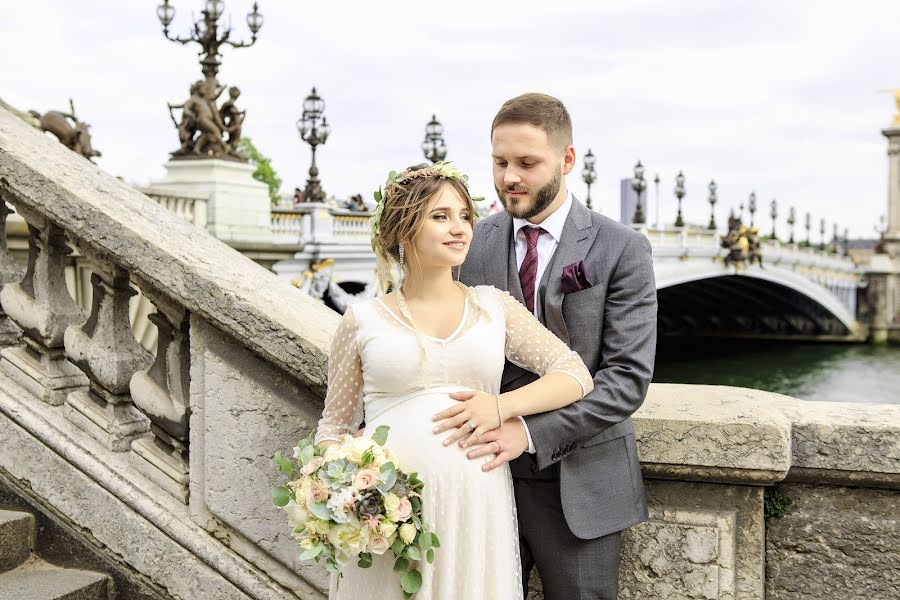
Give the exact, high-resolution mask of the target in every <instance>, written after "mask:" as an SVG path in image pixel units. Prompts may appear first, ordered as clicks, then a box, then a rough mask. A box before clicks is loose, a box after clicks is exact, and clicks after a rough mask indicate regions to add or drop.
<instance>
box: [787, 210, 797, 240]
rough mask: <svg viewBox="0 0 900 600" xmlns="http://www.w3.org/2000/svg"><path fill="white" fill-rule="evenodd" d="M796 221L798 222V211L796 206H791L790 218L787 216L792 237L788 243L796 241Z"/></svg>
mask: <svg viewBox="0 0 900 600" xmlns="http://www.w3.org/2000/svg"><path fill="white" fill-rule="evenodd" d="M796 222H797V212H796V211H795V210H794V207H793V206H792V207H791V208H790V210H789V211H788V218H787V223H788V228H789V229H790V230H791V238H790V239H789V240H788V244H793V243H794V223H796Z"/></svg>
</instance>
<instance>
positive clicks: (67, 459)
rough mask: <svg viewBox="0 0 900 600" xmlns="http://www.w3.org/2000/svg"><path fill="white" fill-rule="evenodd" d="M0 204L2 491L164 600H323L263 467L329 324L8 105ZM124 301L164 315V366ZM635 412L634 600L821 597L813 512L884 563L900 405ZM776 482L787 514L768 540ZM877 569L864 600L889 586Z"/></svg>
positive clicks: (732, 405)
mask: <svg viewBox="0 0 900 600" xmlns="http://www.w3.org/2000/svg"><path fill="white" fill-rule="evenodd" d="M0 200H2V201H4V202H0V222H2V219H5V216H6V212H7V209H6V203H8V204H9V205H11V206H12V207H14V208H15V210H16V211H17V212H19V213H20V214H21V215H22V216H23V217H24V219H25V221H26V222H27V223H28V227H29V245H30V254H29V262H28V268H27V269H24V270H23V269H21V268H20V267H19V266H17V265H16V263H15V262H14V261H13V260H12V259H11V258H10V257H9V255H8V253H7V252H6V248H5V239H3V240H0V284H2V291H0V305H2V309H3V312H2V314H0V348H2V349H0V478H2V479H4V480H6V479H10V480H12V481H14V482H18V483H17V485H18V486H19V487H20V488H21V489H22V490H24V491H25V492H27V493H28V494H30V495H31V496H32V497H33V498H34V499H35V501H36V502H38V503H40V504H44V505H46V506H48V508H50V509H52V511H53V512H54V513H55V514H60V515H63V516H64V517H65V519H67V520H68V521H69V522H71V523H73V524H74V525H76V526H77V528H79V529H80V530H84V531H89V532H90V535H91V536H92V541H93V543H95V544H97V545H99V546H102V547H105V548H107V549H108V551H109V552H111V553H113V554H114V555H115V556H116V560H117V561H120V562H121V563H123V564H125V565H128V566H129V568H132V569H134V571H135V572H136V573H138V575H136V577H137V578H143V579H146V580H149V581H152V583H153V585H155V586H158V587H161V588H163V589H164V590H165V592H166V593H167V594H168V595H169V596H171V597H173V598H179V599H193V598H200V597H209V598H236V599H241V600H243V599H248V600H249V599H251V598H253V599H265V600H282V599H283V598H286V597H296V598H304V599H305V598H310V599H312V598H316V599H321V598H323V597H324V594H325V589H326V587H327V577H326V576H325V574H324V572H323V570H322V569H320V568H319V567H317V566H316V565H314V564H310V563H308V562H303V561H300V560H299V559H298V554H299V553H298V552H297V548H296V545H295V544H294V542H293V541H292V540H291V539H290V536H289V535H288V528H287V526H286V523H285V519H284V517H283V515H282V514H281V513H279V511H277V510H275V509H274V508H273V506H272V504H271V501H270V498H269V490H270V488H271V486H272V485H273V484H274V483H275V482H276V481H277V480H278V476H277V474H276V470H275V468H274V465H273V463H272V461H271V457H272V455H273V453H274V452H275V451H276V450H281V451H287V450H288V449H289V448H290V447H291V446H293V445H294V444H295V443H296V440H297V438H298V437H301V436H305V435H307V434H308V433H309V432H310V431H311V430H312V428H313V427H314V425H315V422H316V420H317V419H318V416H319V414H320V413H321V402H322V397H323V394H324V387H325V380H326V363H327V351H328V344H329V341H330V337H331V336H332V335H333V332H334V330H335V328H336V326H337V323H338V316H337V315H336V314H335V313H333V312H331V311H329V310H328V309H326V308H325V307H323V306H322V305H320V304H319V303H316V302H314V301H312V300H310V299H309V298H308V297H306V296H305V295H304V294H302V293H300V292H299V291H297V290H296V289H295V288H293V287H292V286H291V285H290V284H288V283H287V282H286V281H283V280H279V279H278V278H277V277H276V276H275V275H273V274H271V273H269V272H268V271H266V270H265V269H263V268H261V267H259V266H258V265H256V264H255V263H253V262H252V261H250V260H249V259H247V258H245V257H243V256H242V255H241V254H240V253H238V252H236V251H235V250H233V249H231V248H229V247H228V246H226V245H225V244H223V243H221V242H219V241H217V240H215V239H214V238H212V237H211V236H209V235H207V234H206V233H205V232H201V231H198V230H197V229H196V228H195V227H193V226H192V225H190V224H189V223H187V222H185V221H184V220H182V219H180V218H178V217H176V216H175V215H173V214H171V213H169V212H168V211H167V210H165V209H164V208H163V207H161V206H159V205H158V204H157V203H155V202H153V201H151V200H149V199H148V198H146V197H145V196H144V195H143V194H141V193H140V192H138V191H136V190H134V189H133V188H130V187H129V186H127V185H126V184H124V183H122V182H120V181H118V180H116V179H115V178H113V177H111V176H109V175H107V174H105V173H103V172H102V171H100V170H99V169H98V168H97V167H96V166H94V165H93V164H91V163H89V162H88V161H86V160H84V159H82V158H81V157H78V156H77V155H75V154H74V153H71V152H69V151H68V150H66V149H65V148H64V147H63V146H61V145H60V144H58V143H57V142H55V141H54V140H51V139H49V138H47V137H44V136H42V135H40V134H38V133H37V132H33V131H30V130H29V128H27V127H26V126H25V125H23V124H21V123H20V122H18V121H17V120H16V119H15V118H13V117H11V116H10V115H9V114H8V113H6V112H4V111H2V110H0ZM354 227H356V225H354ZM69 246H75V247H76V248H77V249H78V251H79V252H80V253H81V254H82V255H84V256H85V257H87V258H88V259H89V260H90V261H91V262H92V263H93V264H94V266H95V268H94V272H93V275H92V277H91V281H92V285H93V298H94V302H93V305H92V308H91V312H90V314H89V315H88V314H85V313H84V311H82V310H81V309H80V308H78V307H77V306H75V305H74V303H73V301H72V299H71V297H69V296H68V294H67V292H66V290H65V284H64V281H63V278H62V277H61V273H62V269H63V266H64V263H65V260H66V256H67V254H68V252H69V251H70V249H69ZM131 285H135V286H137V287H138V288H140V290H141V291H142V292H143V293H144V294H145V295H146V296H147V297H148V298H149V299H150V300H151V301H152V302H153V303H154V304H155V305H156V307H157V313H156V314H155V315H153V316H152V317H151V318H152V319H153V320H154V322H155V323H156V325H157V327H158V328H159V331H160V336H159V346H158V351H157V355H156V358H155V359H153V358H151V357H150V356H148V354H147V353H146V352H145V351H143V350H142V349H141V348H140V347H139V346H138V345H137V344H136V343H135V342H134V339H133V336H132V334H131V331H130V328H129V326H128V320H127V304H128V298H129V297H130V296H131V295H132V294H133V290H132V289H131ZM634 420H635V426H636V429H637V440H638V447H639V450H640V453H641V459H642V467H643V470H644V474H645V478H646V481H647V488H648V494H649V502H650V516H651V518H650V521H649V522H648V523H645V524H643V525H641V526H639V527H636V528H634V529H633V530H631V531H630V532H629V533H628V535H627V536H626V540H625V546H624V548H625V550H624V553H623V563H622V565H623V566H622V571H621V573H622V574H621V585H620V590H621V593H620V596H621V597H623V598H654V597H705V598H722V599H723V600H724V599H736V598H759V597H762V596H763V593H764V591H765V592H766V593H767V594H770V595H771V597H773V598H774V597H778V598H782V597H783V598H792V597H803V596H804V594H805V597H817V596H816V594H815V593H813V592H810V591H809V590H801V592H800V595H799V596H797V595H795V596H792V595H791V594H790V593H789V592H784V590H789V589H791V586H792V585H794V584H793V581H794V579H795V578H794V577H793V574H792V573H791V572H788V571H789V569H788V567H789V563H790V561H789V559H792V556H791V555H790V554H789V553H790V552H791V548H796V547H797V546H798V544H808V543H812V542H809V541H808V539H807V538H810V539H812V538H815V539H816V540H818V539H819V538H821V536H819V535H815V536H810V535H808V534H807V533H804V531H806V529H805V527H806V523H807V522H808V520H809V518H810V517H809V514H810V513H809V510H812V509H809V507H810V506H813V505H815V502H818V501H819V500H821V502H822V503H824V502H826V501H827V502H830V503H831V504H830V506H833V507H837V508H835V509H833V511H832V512H833V513H834V514H833V515H832V516H834V517H835V519H834V521H835V522H836V523H835V524H834V527H840V526H845V527H849V525H846V523H849V522H850V520H851V519H854V518H856V515H858V514H860V512H861V511H866V510H868V511H869V512H870V513H871V515H872V518H871V519H869V520H868V521H866V522H867V523H871V526H869V529H868V535H869V540H874V541H873V542H871V543H872V544H873V547H876V548H877V549H878V551H879V552H882V551H883V549H884V548H885V547H887V548H888V550H890V549H891V548H890V543H891V542H889V541H888V542H883V541H882V540H885V539H887V540H891V539H896V537H897V536H896V535H894V532H895V531H896V529H897V517H896V515H893V516H891V515H890V514H889V513H888V509H886V508H883V507H885V506H892V505H891V504H890V503H889V501H891V500H893V501H896V497H897V490H900V407H897V406H883V405H881V406H869V405H847V404H830V403H806V402H801V401H798V400H794V399H791V398H786V397H784V396H778V395H776V394H769V393H766V392H758V391H753V390H744V389H738V388H725V387H710V386H686V385H658V384H654V385H652V386H651V389H650V394H649V396H648V398H647V401H646V402H645V404H644V406H643V407H642V408H641V409H640V410H639V411H638V413H637V414H636V415H635V419H634ZM599 475H602V474H598V476H599ZM62 482H64V485H61V483H62ZM809 482H817V483H822V482H828V483H829V484H831V485H832V486H834V490H837V491H829V490H831V488H829V490H824V491H823V490H819V489H818V488H819V487H821V486H815V485H810V484H809ZM774 484H778V485H779V486H784V487H785V489H786V492H784V493H785V494H787V496H788V497H792V498H794V502H795V503H796V504H797V506H798V507H799V509H798V511H797V513H796V516H794V517H790V516H789V517H786V519H788V520H786V521H785V523H788V524H792V523H793V524H796V527H794V528H792V527H781V529H777V528H773V531H775V530H777V531H778V532H779V533H778V534H777V535H774V534H773V535H769V534H768V533H767V527H768V525H767V523H768V522H767V521H766V520H765V519H764V505H766V502H767V497H768V496H767V494H768V492H767V491H766V490H768V489H771V486H773V485H774ZM779 493H782V492H779ZM822 498H824V500H822ZM869 507H871V508H869ZM866 514H867V515H868V514H869V513H866ZM840 518H843V519H844V521H841V522H839V523H838V521H840ZM866 518H868V517H866ZM790 519H793V520H790ZM804 535H806V536H807V537H803V536H804ZM892 535H893V537H891V536H892ZM875 542H878V543H877V544H875ZM769 547H771V548H772V550H771V552H770V553H767V552H769V551H768V550H767V548H769ZM843 551H844V552H846V551H848V549H847V547H846V546H845V547H843ZM859 552H862V553H863V554H864V552H865V549H860V550H859ZM770 554H771V556H773V557H774V556H778V557H782V556H784V557H786V558H785V559H784V562H783V563H782V562H779V563H776V564H769V562H767V561H768V560H769V559H768V557H769V556H770ZM809 555H810V553H809V552H805V553H804V554H803V556H804V557H805V558H803V560H808V556H809ZM816 556H823V557H824V558H822V560H821V564H823V565H825V566H826V567H828V566H829V565H830V563H828V560H832V559H831V558H830V556H831V554H829V553H828V552H822V553H820V554H817V555H816ZM865 558H867V555H864V556H863V559H865ZM779 560H780V559H779ZM861 562H866V561H865V560H862V561H861ZM868 564H880V563H877V560H870V561H868ZM823 568H824V567H823ZM784 569H788V571H785V570H784ZM853 569H856V570H853ZM767 573H768V574H770V575H768V579H767V578H766V577H767V575H766V574H767ZM781 573H784V575H782V574H781ZM842 573H844V580H845V581H863V580H864V579H865V577H866V573H867V572H866V571H865V570H864V569H863V568H862V567H852V568H850V569H845V570H843V571H842ZM857 573H861V575H859V576H858V577H857V575H856V574H857ZM879 574H880V575H882V576H883V577H882V579H880V580H878V581H877V582H876V585H875V587H873V588H872V589H871V590H870V593H869V597H870V598H878V597H882V596H879V593H880V592H879V590H880V589H881V587H884V588H885V589H888V588H890V589H894V588H893V587H891V586H895V584H897V583H900V582H898V581H897V577H896V572H895V571H890V570H889V568H888V567H884V568H883V569H881V570H880V571H879ZM854 577H856V579H854ZM785 582H787V583H785ZM811 585H812V584H811ZM860 585H861V584H860ZM878 586H881V587H878ZM818 597H821V596H818ZM884 597H888V596H884Z"/></svg>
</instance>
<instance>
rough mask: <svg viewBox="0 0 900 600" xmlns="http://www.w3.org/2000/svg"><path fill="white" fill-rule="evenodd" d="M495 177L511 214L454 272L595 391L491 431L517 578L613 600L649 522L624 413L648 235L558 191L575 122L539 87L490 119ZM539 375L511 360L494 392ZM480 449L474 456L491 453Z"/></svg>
mask: <svg viewBox="0 0 900 600" xmlns="http://www.w3.org/2000/svg"><path fill="white" fill-rule="evenodd" d="M491 146H492V155H493V171H494V185H495V187H496V188H497V194H498V195H499V196H500V200H501V201H502V203H503V206H504V208H505V209H506V212H502V213H497V214H494V215H491V216H489V217H487V218H485V219H483V220H482V221H480V222H479V223H478V225H477V226H476V228H475V235H474V238H473V240H472V247H471V252H469V255H468V257H467V259H466V262H465V263H464V264H463V266H462V270H461V274H460V279H461V280H462V281H463V282H464V283H466V284H467V285H481V284H487V285H493V286H496V287H498V288H500V289H504V290H507V291H508V292H509V293H511V294H512V295H513V296H514V297H516V298H517V299H518V300H519V301H520V302H522V303H523V304H524V305H525V306H526V307H527V308H528V309H529V310H531V311H532V312H534V314H535V315H536V316H537V317H538V319H540V320H541V322H542V323H544V325H546V326H547V327H548V328H549V329H550V330H551V331H552V332H553V333H555V334H556V335H557V336H559V337H560V338H561V339H562V340H563V341H565V342H567V343H568V345H569V347H570V348H572V349H573V350H575V351H576V352H578V354H579V355H580V356H581V358H582V360H583V361H584V363H585V365H587V367H588V370H590V371H591V372H592V373H594V389H593V391H592V392H590V393H589V394H588V395H587V396H585V397H584V398H583V399H582V400H579V401H578V402H576V403H574V404H572V405H569V406H567V407H565V408H562V409H559V410H556V411H553V412H550V413H544V414H539V415H534V416H530V417H525V419H524V420H522V419H510V420H509V421H507V422H506V423H504V424H503V427H502V428H501V429H498V430H495V431H493V432H490V433H488V434H486V435H485V437H484V438H483V439H484V441H486V442H492V441H495V442H497V443H498V444H499V447H500V448H501V450H500V451H499V453H498V455H497V457H496V458H495V459H494V460H493V461H492V462H490V463H488V465H487V467H488V469H493V468H496V467H497V466H499V465H501V464H503V463H504V462H507V461H511V463H512V464H511V465H510V466H511V468H512V474H513V478H514V486H515V496H516V504H517V507H518V517H519V537H520V547H521V557H522V585H523V586H524V587H525V593H526V594H527V592H528V576H529V574H530V573H531V570H532V568H533V567H534V566H535V565H536V566H537V568H538V571H539V572H540V575H541V579H542V581H543V585H544V594H545V598H547V600H569V599H571V598H591V599H594V598H616V595H617V591H618V570H619V555H620V551H621V546H622V531H623V530H624V529H626V528H628V527H631V526H632V525H635V524H637V523H640V522H641V521H644V520H645V519H646V518H647V502H646V498H645V497H644V484H643V481H642V479H641V466H640V463H639V462H638V456H637V448H636V446H635V439H634V425H633V423H632V421H631V418H630V416H631V414H632V413H633V412H634V411H635V410H637V409H638V407H640V405H641V403H642V402H643V401H644V396H645V395H646V393H647V386H648V384H649V383H650V378H651V376H652V374H653V360H654V354H655V352H656V286H655V284H654V281H653V265H652V263H651V259H650V243H649V242H648V240H647V238H646V237H644V236H643V235H642V234H640V233H638V232H636V231H634V230H632V229H630V228H629V227H626V226H624V225H621V224H619V223H616V222H615V221H612V220H610V219H608V218H606V217H604V216H602V215H600V214H598V213H595V212H592V211H591V210H589V209H587V208H585V206H584V205H582V204H581V203H580V202H578V201H577V200H576V199H575V198H574V197H573V196H572V195H571V194H570V193H569V192H568V190H567V189H566V182H565V179H564V176H565V175H567V174H568V173H569V172H570V171H571V170H572V169H573V168H574V167H575V149H574V148H573V147H572V123H571V121H570V119H569V113H568V111H566V108H565V106H563V104H562V102H560V101H559V100H557V99H556V98H553V97H551V96H547V95H544V94H524V95H522V96H518V97H516V98H513V99H512V100H509V101H507V102H506V103H505V104H504V105H503V106H502V107H501V108H500V111H499V112H498V113H497V116H496V117H494V122H493V124H492V125H491ZM534 379H536V375H534V374H533V373H530V372H527V371H525V370H523V369H521V368H519V367H517V366H515V365H513V364H511V363H507V364H506V368H505V370H504V372H503V379H502V384H501V385H502V387H501V391H504V392H505V391H508V390H512V389H516V388H518V387H521V386H523V385H525V384H528V383H530V382H531V381H533V380H534ZM496 449H497V444H491V443H487V444H485V445H484V446H482V447H481V448H479V449H476V450H472V451H470V452H469V457H470V458H473V459H477V458H479V457H482V456H486V455H488V454H493V453H494V451H495V450H496Z"/></svg>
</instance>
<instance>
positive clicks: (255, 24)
mask: <svg viewBox="0 0 900 600" xmlns="http://www.w3.org/2000/svg"><path fill="white" fill-rule="evenodd" d="M262 25H263V16H262V15H261V14H260V13H259V9H258V8H257V4H256V2H254V3H253V12H250V13H248V14H247V27H249V28H250V32H251V33H252V34H253V37H256V34H257V33H259V30H260V29H262Z"/></svg>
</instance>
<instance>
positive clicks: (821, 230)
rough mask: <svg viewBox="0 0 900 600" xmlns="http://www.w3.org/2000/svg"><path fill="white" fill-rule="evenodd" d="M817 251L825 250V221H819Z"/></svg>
mask: <svg viewBox="0 0 900 600" xmlns="http://www.w3.org/2000/svg"><path fill="white" fill-rule="evenodd" d="M819 250H825V219H824V218H823V219H819Z"/></svg>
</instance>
